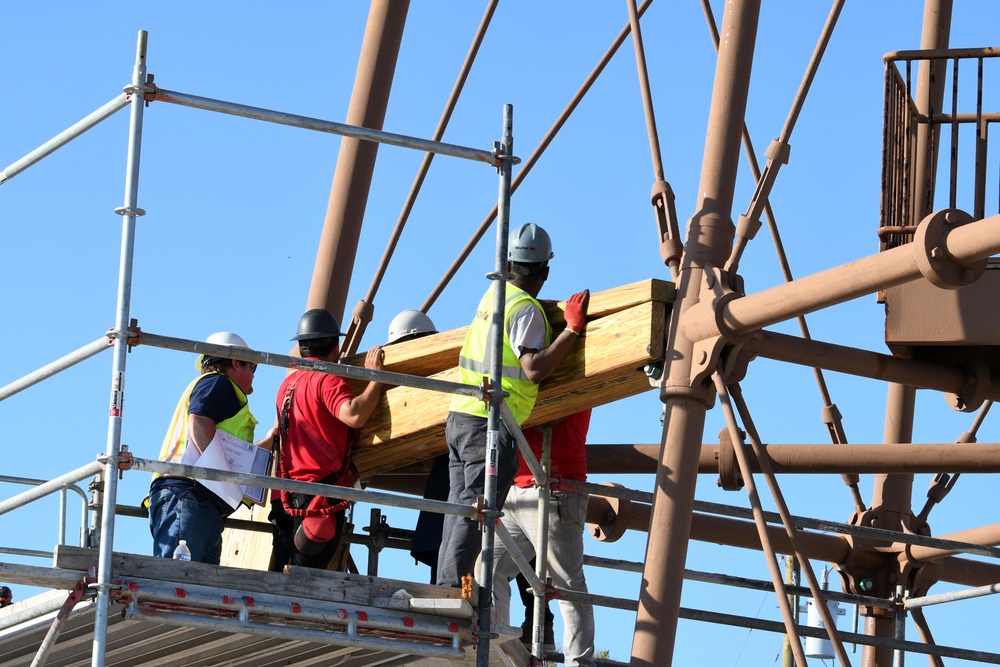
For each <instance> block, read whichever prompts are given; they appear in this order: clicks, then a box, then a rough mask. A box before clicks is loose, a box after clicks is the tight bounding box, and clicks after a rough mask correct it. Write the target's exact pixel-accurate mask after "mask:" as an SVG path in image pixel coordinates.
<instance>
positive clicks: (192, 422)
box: [187, 414, 215, 452]
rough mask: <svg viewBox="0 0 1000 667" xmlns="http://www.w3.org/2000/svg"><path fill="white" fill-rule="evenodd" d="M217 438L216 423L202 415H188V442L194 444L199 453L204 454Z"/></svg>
mask: <svg viewBox="0 0 1000 667" xmlns="http://www.w3.org/2000/svg"><path fill="white" fill-rule="evenodd" d="M214 437H215V422H214V421H212V420H211V419H210V418H208V417H204V416H202V415H192V414H189V415H188V432H187V439H188V442H193V443H194V446H195V447H197V448H198V451H199V452H204V451H205V448H206V447H208V443H210V442H212V438H214Z"/></svg>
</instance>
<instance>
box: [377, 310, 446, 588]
mask: <svg viewBox="0 0 1000 667" xmlns="http://www.w3.org/2000/svg"><path fill="white" fill-rule="evenodd" d="M437 332H438V331H437V328H436V327H435V326H434V322H432V321H431V318H429V317H428V316H427V315H426V314H425V313H422V312H420V311H419V310H404V311H403V312H401V313H400V314H398V315H396V317H394V318H392V322H390V323H389V337H388V338H387V339H386V343H385V344H386V346H389V345H395V344H397V343H405V342H406V341H410V340H416V339H417V338H423V337H424V336H430V335H431V334H436V333H437ZM448 487H449V481H448V455H447V454H441V455H440V456H438V457H437V458H435V459H434V463H433V465H432V466H431V471H430V473H429V474H428V475H427V482H426V483H425V485H424V498H427V499H429V500H448ZM443 527H444V515H442V514H438V513H437V512H427V511H424V510H421V511H420V513H419V514H418V515H417V525H416V527H415V528H414V531H413V540H412V541H411V543H410V555H411V556H413V559H414V560H415V561H417V562H418V563H424V564H425V565H427V566H429V567H430V568H431V577H430V582H431V583H432V584H433V583H434V582H435V581H437V561H438V552H439V550H440V548H441V530H442V528H443Z"/></svg>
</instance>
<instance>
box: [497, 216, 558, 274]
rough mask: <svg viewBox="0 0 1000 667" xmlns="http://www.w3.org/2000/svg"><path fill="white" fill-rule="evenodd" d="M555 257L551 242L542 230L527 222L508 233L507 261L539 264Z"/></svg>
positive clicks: (546, 233)
mask: <svg viewBox="0 0 1000 667" xmlns="http://www.w3.org/2000/svg"><path fill="white" fill-rule="evenodd" d="M553 257H555V253H554V252H552V241H551V240H550V239H549V234H548V232H546V231H545V230H544V229H542V228H541V227H539V226H538V225H536V224H535V223H533V222H528V223H525V224H523V225H521V226H520V227H518V228H517V229H515V230H514V231H512V232H511V233H510V238H509V239H508V241H507V259H509V260H510V261H512V262H518V263H521V264H540V263H542V262H547V261H549V260H550V259H552V258H553Z"/></svg>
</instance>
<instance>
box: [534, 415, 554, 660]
mask: <svg viewBox="0 0 1000 667" xmlns="http://www.w3.org/2000/svg"><path fill="white" fill-rule="evenodd" d="M542 470H544V471H545V480H544V481H543V482H542V484H541V485H540V486H539V487H538V525H537V526H535V529H536V531H537V532H536V539H535V544H537V545H538V548H537V549H535V574H537V575H538V578H539V579H541V580H542V583H543V584H544V583H545V582H546V581H547V580H548V576H549V493H550V492H551V490H552V478H551V477H549V473H551V472H552V427H551V426H547V427H545V430H544V431H543V432H542ZM548 606H549V603H548V599H547V598H546V596H545V591H542V593H541V594H539V593H537V592H536V593H535V603H534V612H533V614H534V618H533V620H534V622H533V623H532V625H531V654H532V655H533V656H535V657H536V658H539V659H541V658H542V656H544V655H545V648H544V646H543V644H544V643H545V610H546V608H547V607H548Z"/></svg>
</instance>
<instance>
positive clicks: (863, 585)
mask: <svg viewBox="0 0 1000 667" xmlns="http://www.w3.org/2000/svg"><path fill="white" fill-rule="evenodd" d="M858 588H860V589H861V590H863V591H870V590H871V589H872V580H871V579H862V580H861V581H859V582H858Z"/></svg>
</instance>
